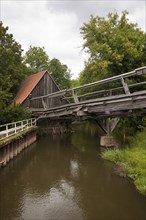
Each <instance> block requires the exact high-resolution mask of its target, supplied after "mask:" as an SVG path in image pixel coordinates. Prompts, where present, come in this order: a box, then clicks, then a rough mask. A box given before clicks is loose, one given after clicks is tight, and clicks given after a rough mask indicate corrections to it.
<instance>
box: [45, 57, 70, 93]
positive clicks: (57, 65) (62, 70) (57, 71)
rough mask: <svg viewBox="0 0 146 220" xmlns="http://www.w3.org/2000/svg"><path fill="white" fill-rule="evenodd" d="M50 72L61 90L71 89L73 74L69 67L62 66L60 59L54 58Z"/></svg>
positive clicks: (50, 65) (50, 64)
mask: <svg viewBox="0 0 146 220" xmlns="http://www.w3.org/2000/svg"><path fill="white" fill-rule="evenodd" d="M48 71H49V73H50V74H51V75H52V76H53V78H54V80H55V82H56V83H57V85H58V86H59V87H60V89H65V88H70V85H71V73H70V70H69V69H68V67H67V65H65V64H62V63H61V62H60V61H59V60H58V59H56V58H54V59H52V60H51V61H50V63H49V68H48Z"/></svg>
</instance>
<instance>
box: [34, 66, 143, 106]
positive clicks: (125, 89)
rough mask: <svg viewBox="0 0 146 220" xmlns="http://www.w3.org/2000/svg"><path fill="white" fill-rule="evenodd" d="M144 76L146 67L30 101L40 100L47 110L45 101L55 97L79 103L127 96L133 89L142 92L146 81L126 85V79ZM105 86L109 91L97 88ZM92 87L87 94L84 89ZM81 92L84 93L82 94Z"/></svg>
mask: <svg viewBox="0 0 146 220" xmlns="http://www.w3.org/2000/svg"><path fill="white" fill-rule="evenodd" d="M145 74H146V66H144V67H141V68H138V69H135V70H134V71H131V72H128V73H124V74H121V75H117V76H113V77H110V78H106V79H103V80H100V81H97V82H93V83H89V84H86V85H83V86H79V87H76V88H72V89H68V90H67V89H65V90H62V91H58V92H54V93H51V94H47V95H44V96H39V97H34V98H31V99H30V101H33V100H38V99H41V100H42V104H43V107H44V109H47V104H46V100H47V99H52V98H55V97H60V98H61V99H66V100H68V101H70V100H71V101H72V102H74V103H79V102H80V101H82V100H87V99H92V98H93V97H96V98H101V97H105V96H112V95H115V94H118V95H121V94H123V93H124V94H126V95H129V94H131V91H130V90H133V89H135V88H140V90H142V89H141V88H142V87H143V86H145V85H146V81H141V82H139V83H134V84H129V85H128V82H127V79H128V78H131V77H138V76H142V75H145ZM110 83H112V87H111V86H110ZM105 84H106V85H109V86H108V87H109V88H110V89H99V87H98V86H102V87H103V88H104V86H103V85H105ZM114 84H115V85H116V86H115V87H114ZM117 85H118V86H117ZM93 87H94V88H95V89H93V90H92V91H91V92H88V93H87V92H86V91H87V90H86V89H90V88H93ZM97 87H98V88H97ZM102 87H100V88H102ZM96 88H97V89H96ZM83 90H84V91H85V92H83ZM81 91H82V92H81ZM70 94H71V96H70Z"/></svg>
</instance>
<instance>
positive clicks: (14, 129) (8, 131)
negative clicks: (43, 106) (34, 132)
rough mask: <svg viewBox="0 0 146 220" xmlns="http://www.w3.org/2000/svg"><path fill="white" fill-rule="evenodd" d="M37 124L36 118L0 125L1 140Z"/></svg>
mask: <svg viewBox="0 0 146 220" xmlns="http://www.w3.org/2000/svg"><path fill="white" fill-rule="evenodd" d="M34 126H36V118H30V119H26V120H23V121H16V122H13V123H9V124H4V125H0V140H3V139H5V138H8V137H10V136H12V135H15V134H17V133H18V132H21V131H25V130H27V129H29V128H32V127H34Z"/></svg>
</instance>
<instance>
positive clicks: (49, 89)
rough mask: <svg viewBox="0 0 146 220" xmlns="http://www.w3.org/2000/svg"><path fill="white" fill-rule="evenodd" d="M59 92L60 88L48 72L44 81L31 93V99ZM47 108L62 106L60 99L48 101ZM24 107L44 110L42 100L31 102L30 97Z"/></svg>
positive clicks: (23, 104) (43, 78)
mask: <svg viewBox="0 0 146 220" xmlns="http://www.w3.org/2000/svg"><path fill="white" fill-rule="evenodd" d="M57 91H59V88H58V87H57V85H56V84H55V82H54V81H53V80H52V78H51V76H50V75H49V74H48V73H47V72H46V73H45V75H44V76H43V77H42V79H41V80H40V81H39V82H38V84H37V85H36V87H35V88H34V89H33V91H32V92H31V98H34V97H38V96H43V95H47V94H50V93H53V92H57ZM45 101H46V104H47V108H50V107H55V106H60V105H62V104H65V103H62V102H61V100H60V97H57V98H51V99H46V100H45ZM22 106H23V107H25V108H26V107H29V108H30V107H31V108H43V104H42V100H41V99H38V100H32V101H30V97H27V99H26V100H25V101H24V102H23V103H22Z"/></svg>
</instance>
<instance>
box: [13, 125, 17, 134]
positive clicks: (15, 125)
mask: <svg viewBox="0 0 146 220" xmlns="http://www.w3.org/2000/svg"><path fill="white" fill-rule="evenodd" d="M16 127H17V126H16V122H15V124H14V129H15V131H14V132H15V134H16Z"/></svg>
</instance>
